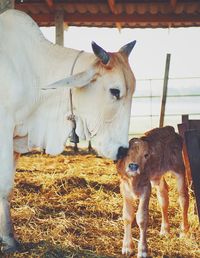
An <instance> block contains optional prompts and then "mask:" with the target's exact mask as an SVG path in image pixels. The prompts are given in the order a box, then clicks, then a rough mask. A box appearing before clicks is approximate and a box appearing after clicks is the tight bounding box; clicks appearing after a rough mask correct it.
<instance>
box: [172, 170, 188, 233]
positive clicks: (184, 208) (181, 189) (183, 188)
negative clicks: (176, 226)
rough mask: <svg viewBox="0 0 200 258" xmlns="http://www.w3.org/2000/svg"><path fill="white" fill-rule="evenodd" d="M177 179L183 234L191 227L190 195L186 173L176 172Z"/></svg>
mask: <svg viewBox="0 0 200 258" xmlns="http://www.w3.org/2000/svg"><path fill="white" fill-rule="evenodd" d="M174 174H175V176H176V179H177V190H178V195H179V204H180V207H181V212H182V225H181V230H182V232H181V234H184V233H186V232H187V231H188V229H189V223H188V208H189V195H188V187H187V184H186V179H185V174H184V173H174Z"/></svg>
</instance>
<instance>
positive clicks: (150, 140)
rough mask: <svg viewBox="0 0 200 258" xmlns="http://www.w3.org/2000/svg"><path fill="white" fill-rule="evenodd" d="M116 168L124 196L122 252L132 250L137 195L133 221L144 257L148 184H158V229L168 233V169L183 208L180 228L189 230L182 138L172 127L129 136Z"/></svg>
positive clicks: (145, 249) (145, 254)
mask: <svg viewBox="0 0 200 258" xmlns="http://www.w3.org/2000/svg"><path fill="white" fill-rule="evenodd" d="M117 170H118V173H119V176H120V182H121V184H120V188H121V193H122V196H123V220H124V239H123V247H122V253H123V254H131V253H132V252H133V242H132V235H131V225H132V222H133V220H134V206H133V200H135V199H139V206H138V210H137V213H136V221H137V224H138V226H139V229H140V239H139V243H138V257H147V241H146V230H147V223H148V207H149V199H150V193H151V184H152V185H153V186H156V188H157V197H158V201H159V204H160V206H161V213H162V224H161V231H160V233H161V234H167V233H168V232H169V220H168V206H169V198H168V185H167V183H166V181H165V179H164V177H163V175H164V174H165V173H166V172H168V171H170V172H172V173H173V174H174V175H175V176H176V179H177V189H178V194H179V203H180V207H181V210H182V231H183V232H187V231H188V228H189V226H188V218H187V213H188V206H189V196H188V190H187V185H186V181H185V167H184V163H183V158H182V139H181V137H180V136H179V135H178V134H177V133H175V131H174V128H173V127H171V126H166V127H163V128H156V129H153V130H151V131H149V132H147V133H146V134H145V136H143V137H141V138H139V139H137V138H133V139H131V140H130V142H129V149H128V153H127V155H126V157H124V158H122V159H120V160H119V161H118V162H117ZM150 182H151V183H150Z"/></svg>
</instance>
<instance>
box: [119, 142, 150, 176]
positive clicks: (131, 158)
mask: <svg viewBox="0 0 200 258" xmlns="http://www.w3.org/2000/svg"><path fill="white" fill-rule="evenodd" d="M149 152H150V150H149V146H148V143H147V142H146V141H143V140H142V139H137V138H133V139H131V140H130V141H129V149H128V152H127V155H126V156H125V157H124V158H122V159H120V160H118V162H117V170H118V173H119V174H120V176H121V177H134V176H137V175H140V174H142V173H143V171H144V167H145V164H146V162H147V160H148V159H149V157H150V153H149Z"/></svg>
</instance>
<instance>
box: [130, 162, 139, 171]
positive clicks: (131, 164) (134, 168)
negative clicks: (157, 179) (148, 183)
mask: <svg viewBox="0 0 200 258" xmlns="http://www.w3.org/2000/svg"><path fill="white" fill-rule="evenodd" d="M128 167H129V169H130V170H131V171H136V170H137V169H138V168H139V165H138V164H136V163H130V164H129V165H128Z"/></svg>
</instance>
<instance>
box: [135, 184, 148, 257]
mask: <svg viewBox="0 0 200 258" xmlns="http://www.w3.org/2000/svg"><path fill="white" fill-rule="evenodd" d="M150 193H151V186H150V183H149V185H148V186H147V187H146V189H145V190H144V193H143V194H142V195H141V196H140V199H139V206H138V211H137V213H136V221H137V224H138V226H139V229H140V239H139V243H138V255H137V257H138V258H143V257H147V252H148V248H147V237H146V234H147V226H148V219H149V199H150Z"/></svg>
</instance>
